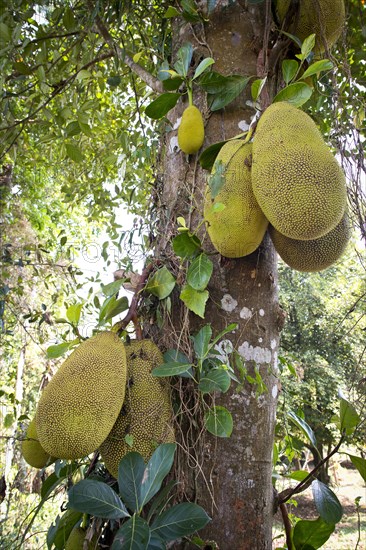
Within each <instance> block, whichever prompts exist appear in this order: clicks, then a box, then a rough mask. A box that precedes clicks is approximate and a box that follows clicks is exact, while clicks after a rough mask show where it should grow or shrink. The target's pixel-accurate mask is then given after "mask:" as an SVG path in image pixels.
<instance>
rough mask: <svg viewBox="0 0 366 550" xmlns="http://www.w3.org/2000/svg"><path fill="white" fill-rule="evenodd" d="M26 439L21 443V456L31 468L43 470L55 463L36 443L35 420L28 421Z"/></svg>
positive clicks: (37, 442) (38, 443)
mask: <svg viewBox="0 0 366 550" xmlns="http://www.w3.org/2000/svg"><path fill="white" fill-rule="evenodd" d="M25 437H26V439H24V440H23V441H22V455H23V458H24V460H25V461H26V462H27V463H28V464H29V465H30V466H33V468H44V467H45V466H46V465H47V464H51V463H52V462H54V461H55V458H52V457H51V456H50V455H49V454H48V453H46V451H45V450H44V449H43V447H42V446H41V444H40V442H39V441H38V436H37V428H36V420H35V418H33V420H31V421H30V423H29V426H28V428H27V432H26V436H25Z"/></svg>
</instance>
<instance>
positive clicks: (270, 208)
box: [204, 102, 350, 271]
mask: <svg viewBox="0 0 366 550" xmlns="http://www.w3.org/2000/svg"><path fill="white" fill-rule="evenodd" d="M219 163H220V164H219ZM219 167H220V170H221V171H222V172H223V176H222V177H223V178H224V182H223V185H222V186H221V188H220V190H219V193H218V194H217V195H216V197H215V198H214V199H213V200H212V199H211V188H210V186H207V191H206V200H205V207H204V215H205V219H206V221H207V222H208V228H207V230H208V234H209V236H210V238H211V241H212V243H213V245H214V247H215V248H216V250H217V251H218V252H220V254H222V255H223V256H227V257H229V258H239V257H242V256H246V255H247V254H250V253H251V252H253V251H254V250H255V249H256V248H257V247H258V246H259V244H260V243H261V241H262V238H263V236H264V233H265V231H266V228H267V224H268V222H269V224H270V229H269V232H270V235H271V237H272V241H273V244H274V246H275V248H276V250H277V252H278V253H279V255H280V256H281V257H282V259H283V260H284V261H285V262H286V263H287V264H288V265H289V266H290V267H292V268H293V269H297V270H299V271H321V270H322V269H325V268H326V267H329V266H330V265H332V264H333V263H334V262H335V261H337V260H338V259H339V257H340V256H341V254H342V253H343V252H344V250H345V247H346V245H347V242H348V240H349V237H350V227H349V221H348V216H347V212H346V206H347V192H346V184H345V177H344V174H343V171H342V169H341V167H340V166H339V164H338V162H337V160H336V159H335V157H334V156H333V154H332V153H331V151H330V150H329V148H328V147H327V145H326V143H325V142H324V140H323V138H322V136H321V134H320V132H319V130H318V129H317V127H316V125H315V123H314V121H313V120H312V119H311V118H310V117H309V116H308V115H307V114H306V113H304V112H303V111H300V110H299V109H297V108H295V107H293V106H292V105H290V104H289V103H285V102H278V103H274V104H272V105H271V106H270V107H268V109H266V111H265V112H264V113H263V115H262V116H261V118H260V120H259V123H258V126H257V129H256V133H255V137H254V141H253V145H251V144H244V143H243V142H241V141H239V140H233V141H230V142H227V143H226V144H225V145H224V147H223V148H222V149H221V151H220V153H219V155H218V157H217V159H216V161H215V164H214V167H213V175H215V173H216V171H217V170H218V169H219ZM220 203H221V204H222V205H224V208H222V207H221V205H220ZM215 206H216V207H217V208H215ZM267 220H268V221H267Z"/></svg>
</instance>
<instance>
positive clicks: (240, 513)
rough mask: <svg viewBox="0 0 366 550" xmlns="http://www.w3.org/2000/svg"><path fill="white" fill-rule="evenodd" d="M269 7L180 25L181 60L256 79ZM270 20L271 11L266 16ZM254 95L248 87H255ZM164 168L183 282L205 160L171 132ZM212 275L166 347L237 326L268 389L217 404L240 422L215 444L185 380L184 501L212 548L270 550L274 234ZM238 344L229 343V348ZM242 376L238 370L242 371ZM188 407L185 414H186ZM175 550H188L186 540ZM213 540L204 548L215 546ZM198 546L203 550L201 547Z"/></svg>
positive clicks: (162, 230)
mask: <svg viewBox="0 0 366 550" xmlns="http://www.w3.org/2000/svg"><path fill="white" fill-rule="evenodd" d="M269 5H270V4H269V3H268V2H266V3H264V4H253V5H252V6H251V7H249V8H245V7H244V2H223V1H221V2H217V6H216V9H215V13H214V14H213V15H211V16H210V20H209V22H208V23H207V25H206V26H205V28H203V26H201V25H195V26H194V27H193V29H194V33H193V32H192V26H191V25H189V24H184V25H183V26H182V24H181V23H179V25H181V26H179V27H178V23H177V27H176V28H175V30H174V32H173V39H174V43H173V60H174V53H175V52H176V51H177V49H178V48H179V47H180V46H181V45H182V44H183V43H185V42H187V41H189V42H191V43H192V44H193V46H194V47H195V54H194V62H195V66H196V65H197V64H198V63H199V61H200V60H201V58H202V57H208V56H212V57H213V58H214V59H215V65H214V70H215V71H217V72H220V73H222V74H226V75H229V74H242V75H247V76H249V75H253V76H254V75H256V74H257V65H258V56H259V55H260V48H261V45H262V43H261V42H260V43H259V48H258V37H260V38H261V41H262V40H263V36H264V23H265V12H266V10H267V12H268V6H269ZM267 17H268V13H267ZM249 88H250V86H249ZM249 99H250V93H249V90H245V92H244V93H242V94H241V95H240V96H239V98H238V99H237V100H235V101H234V102H233V103H231V104H230V105H229V106H228V107H226V108H225V109H222V110H220V111H218V112H214V113H212V114H211V115H210V116H209V117H208V116H206V119H207V124H206V128H205V135H206V137H205V144H204V147H207V146H209V145H210V144H212V143H215V142H218V141H222V140H225V139H228V138H231V137H233V136H235V135H237V134H240V133H242V132H243V131H245V130H246V129H248V126H249V123H250V121H251V119H252V118H253V116H254V110H253V109H252V108H249V107H248V106H247V105H246V101H247V100H249ZM193 101H194V104H195V105H196V106H198V107H199V108H200V110H201V111H202V112H204V113H205V114H206V115H207V113H208V110H207V108H205V98H204V97H203V95H202V93H200V92H198V91H195V90H194V94H193ZM186 106H187V104H186V103H185V104H183V102H180V104H178V106H177V107H176V109H175V110H174V111H172V113H173V114H172V115H171V116H170V120H171V123H172V126H173V128H174V129H176V128H177V126H178V122H179V120H178V118H179V117H180V116H181V114H182V112H183V110H184V108H185V107H186ZM165 149H166V154H165V158H164V167H163V172H164V174H163V187H162V191H161V193H160V195H159V201H160V204H159V210H158V213H159V235H158V238H157V240H158V245H157V247H156V256H157V257H158V258H160V259H162V260H163V261H164V263H165V264H167V263H168V267H169V268H170V269H171V270H172V271H173V272H174V273H175V275H176V276H177V280H178V282H180V283H181V284H183V283H184V275H183V271H182V269H181V268H180V266H179V261H177V260H176V259H175V258H174V255H173V254H172V252H171V247H170V241H171V238H172V237H173V236H174V235H175V234H176V227H177V225H176V218H177V217H178V216H183V217H185V220H186V223H187V225H189V227H190V228H191V229H192V230H194V229H195V228H196V227H197V226H198V224H199V223H200V222H201V221H202V212H203V207H202V197H203V193H204V189H205V186H206V179H207V172H204V171H203V170H202V169H201V168H200V166H199V163H198V156H196V155H193V156H190V157H189V160H188V159H187V158H186V156H185V155H184V154H183V153H182V152H181V151H179V148H178V143H177V135H176V131H175V130H174V131H172V132H170V133H168V134H167V137H166V143H165ZM204 233H205V231H204V230H203V231H202V232H201V233H200V237H201V239H202V240H203V243H204V247H205V250H207V251H213V248H212V245H211V243H210V240H209V238H208V236H205V235H204ZM212 258H213V262H214V274H213V276H212V279H211V281H210V284H209V287H208V290H209V292H210V299H209V301H208V303H207V307H206V313H205V319H204V320H202V319H200V318H199V317H197V316H195V315H194V314H190V315H188V314H187V311H186V310H185V309H184V307H183V304H182V302H180V301H179V299H178V298H177V296H175V298H174V297H173V305H172V313H171V314H170V315H168V314H167V315H166V318H165V325H164V328H163V329H162V331H161V332H160V333H159V334H155V335H154V337H155V339H156V340H158V341H159V342H160V344H161V345H162V346H163V347H166V348H172V347H173V348H177V347H179V348H180V349H181V350H182V351H184V352H185V353H188V354H190V345H191V344H190V340H189V335H190V334H194V333H196V332H197V331H198V329H199V328H200V326H202V325H203V324H207V323H210V324H211V327H212V330H213V333H214V334H217V333H218V332H219V331H220V330H222V329H223V328H225V327H226V326H227V325H228V324H229V323H233V322H235V323H237V324H238V328H237V329H236V330H235V331H234V333H232V334H229V335H228V336H227V337H225V339H226V340H230V341H231V344H232V345H233V346H234V347H235V349H236V350H237V351H238V352H239V354H240V356H241V358H242V359H243V362H244V365H245V367H246V368H247V369H248V373H249V374H251V375H253V374H254V368H255V366H257V367H258V368H259V373H260V375H261V377H262V379H263V381H264V383H265V385H266V391H265V393H262V394H261V395H258V394H257V393H256V389H257V387H256V385H255V384H249V383H248V382H245V383H244V385H243V386H242V387H241V388H237V387H236V384H232V387H231V388H230V390H229V392H228V393H226V394H225V395H222V394H220V395H219V394H217V395H216V396H215V404H216V405H223V406H225V407H227V408H228V409H229V410H230V411H231V413H232V415H233V420H234V429H233V433H232V435H231V437H230V438H227V439H226V438H225V439H222V438H216V437H214V436H211V435H210V434H208V433H207V432H205V431H204V430H203V429H202V424H201V423H200V419H201V416H200V413H199V409H197V402H195V401H194V397H192V396H193V395H194V390H192V383H191V382H186V379H183V380H182V382H180V383H179V390H180V396H179V397H180V399H182V400H183V401H184V402H185V405H184V407H185V410H186V411H191V410H192V408H194V410H195V413H197V414H196V422H197V423H198V426H197V425H196V426H195V425H194V422H193V423H192V422H190V421H189V419H187V418H186V422H185V423H184V422H183V428H182V437H181V438H180V439H181V441H180V442H181V446H179V456H178V460H177V472H176V473H177V476H178V480H179V482H180V485H179V489H180V491H181V493H182V495H181V497H184V498H189V499H190V500H195V501H196V502H198V503H199V504H200V505H202V506H203V507H204V508H205V510H206V511H207V512H208V513H209V514H210V516H211V517H212V522H210V524H209V525H208V527H207V528H206V529H205V530H204V531H202V532H201V533H200V536H201V537H202V538H204V539H206V540H207V541H215V543H216V545H217V547H218V548H220V549H222V550H225V549H228V550H229V549H230V550H246V549H251V550H254V549H258V550H259V549H269V548H272V538H271V529H272V515H273V490H272V483H271V473H272V447H273V434H274V425H275V412H276V399H277V393H278V379H277V376H276V372H277V348H278V344H279V332H280V330H281V328H282V316H281V310H280V308H279V306H278V301H277V291H276V290H277V289H276V287H277V271H276V255H275V252H274V250H273V248H272V244H271V242H270V239H269V238H268V236H266V237H265V239H264V242H263V243H262V245H261V246H260V247H259V249H258V250H256V251H255V252H254V253H253V254H251V255H249V256H247V257H244V258H240V259H234V260H229V259H227V258H223V257H221V256H219V254H216V255H214V256H212ZM229 345H230V344H229ZM237 374H238V373H237ZM184 407H183V408H184ZM176 547H177V548H178V547H179V548H183V547H184V548H189V547H190V546H189V543H188V544H187V543H184V542H182V543H180V544H179V545H177V546H176ZM215 547H216V546H215V544H213V543H211V544H209V543H207V546H206V548H215ZM195 548H196V546H195Z"/></svg>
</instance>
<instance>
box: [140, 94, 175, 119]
mask: <svg viewBox="0 0 366 550" xmlns="http://www.w3.org/2000/svg"><path fill="white" fill-rule="evenodd" d="M180 96H181V94H178V93H170V92H167V93H165V94H161V95H159V97H157V98H156V99H154V101H152V102H151V103H150V104H149V105H148V106H147V107H146V109H145V114H146V116H148V117H150V118H152V119H154V120H158V119H159V118H162V117H163V116H165V115H166V114H167V113H168V112H169V111H170V109H173V107H175V105H176V104H177V101H178V99H179V98H180Z"/></svg>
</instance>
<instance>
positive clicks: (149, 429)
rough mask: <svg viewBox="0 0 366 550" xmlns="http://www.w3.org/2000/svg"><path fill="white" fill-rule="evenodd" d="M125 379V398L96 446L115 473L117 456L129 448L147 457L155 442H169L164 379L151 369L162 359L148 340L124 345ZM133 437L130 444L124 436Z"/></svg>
mask: <svg viewBox="0 0 366 550" xmlns="http://www.w3.org/2000/svg"><path fill="white" fill-rule="evenodd" d="M126 354H127V364H128V382H127V389H126V396H125V401H124V404H123V407H122V410H121V412H120V414H119V416H118V418H117V421H116V423H115V425H114V426H113V429H112V431H111V433H110V434H109V435H108V437H107V439H106V440H105V441H104V442H103V443H102V445H101V446H100V453H101V457H102V460H103V461H104V463H105V465H106V467H107V469H108V470H109V471H110V473H111V474H112V475H113V476H114V477H117V476H118V465H119V463H120V460H121V459H122V458H123V457H124V456H125V455H126V454H127V453H129V452H130V451H136V452H138V453H140V454H141V455H142V456H143V457H144V459H145V460H148V459H149V458H150V456H151V454H152V453H153V451H154V449H155V448H156V446H157V445H160V444H161V443H173V442H174V441H175V438H174V430H173V428H172V416H173V411H172V405H171V400H170V387H169V382H168V381H167V380H166V379H161V378H154V377H153V376H152V374H151V372H152V370H153V369H154V368H155V367H157V366H159V365H161V364H162V363H163V356H162V354H161V352H160V350H159V349H158V347H157V346H156V345H155V344H154V342H152V341H151V340H142V341H131V343H130V344H129V345H126ZM126 435H130V436H132V437H133V444H132V446H130V445H128V444H127V443H126V441H125V436H126Z"/></svg>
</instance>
